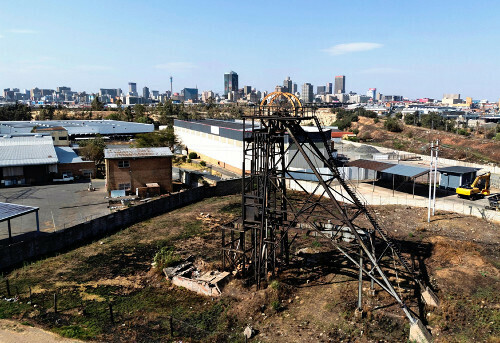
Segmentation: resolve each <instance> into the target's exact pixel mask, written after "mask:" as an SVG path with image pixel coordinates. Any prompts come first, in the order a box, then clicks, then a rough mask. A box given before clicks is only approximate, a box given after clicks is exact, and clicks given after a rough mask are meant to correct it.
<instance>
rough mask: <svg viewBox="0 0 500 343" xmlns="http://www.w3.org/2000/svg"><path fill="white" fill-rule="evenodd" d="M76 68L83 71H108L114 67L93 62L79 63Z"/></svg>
mask: <svg viewBox="0 0 500 343" xmlns="http://www.w3.org/2000/svg"><path fill="white" fill-rule="evenodd" d="M75 68H76V69H78V70H82V71H106V70H111V69H112V68H111V67H109V66H103V65H91V64H83V65H78V66H76V67H75Z"/></svg>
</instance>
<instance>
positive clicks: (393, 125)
mask: <svg viewBox="0 0 500 343" xmlns="http://www.w3.org/2000/svg"><path fill="white" fill-rule="evenodd" d="M384 128H385V129H386V130H387V131H391V132H401V131H403V126H402V125H401V122H400V121H399V120H398V119H396V118H388V119H387V120H386V121H385V123H384Z"/></svg>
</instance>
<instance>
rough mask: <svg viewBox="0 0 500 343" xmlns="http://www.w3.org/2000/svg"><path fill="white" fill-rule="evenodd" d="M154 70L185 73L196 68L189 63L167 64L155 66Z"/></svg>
mask: <svg viewBox="0 0 500 343" xmlns="http://www.w3.org/2000/svg"><path fill="white" fill-rule="evenodd" d="M155 68H156V69H164V70H167V71H170V72H179V73H180V72H186V71H190V70H193V69H195V68H196V65H195V64H193V63H191V62H168V63H162V64H157V65H155Z"/></svg>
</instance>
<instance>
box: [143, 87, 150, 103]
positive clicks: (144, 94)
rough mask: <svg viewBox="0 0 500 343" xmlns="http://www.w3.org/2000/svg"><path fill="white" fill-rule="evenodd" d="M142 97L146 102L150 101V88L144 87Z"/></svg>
mask: <svg viewBox="0 0 500 343" xmlns="http://www.w3.org/2000/svg"><path fill="white" fill-rule="evenodd" d="M142 97H143V98H144V99H146V100H148V99H149V88H148V87H144V88H143V89H142Z"/></svg>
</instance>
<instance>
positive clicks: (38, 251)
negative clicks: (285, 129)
mask: <svg viewBox="0 0 500 343" xmlns="http://www.w3.org/2000/svg"><path fill="white" fill-rule="evenodd" d="M241 184H242V182H241V179H231V180H222V181H218V182H217V184H216V185H215V186H213V187H198V188H194V189H190V190H187V191H183V192H178V193H173V194H171V195H170V196H166V197H163V198H160V199H156V200H153V201H150V202H147V203H144V204H140V205H137V206H133V207H130V208H127V209H124V210H122V211H118V212H115V213H110V214H108V215H105V216H102V217H99V218H95V219H92V220H90V221H88V222H85V223H81V224H77V225H75V226H72V227H68V228H66V229H64V230H60V231H57V232H53V233H45V232H41V233H40V234H38V235H36V234H35V233H30V234H28V235H26V236H23V237H22V238H21V240H19V241H17V242H14V243H12V244H8V240H3V241H0V270H6V269H9V268H12V267H14V266H16V265H19V264H21V263H23V262H24V261H27V260H30V259H34V258H36V257H40V256H44V255H47V254H51V253H54V252H57V251H62V250H65V249H68V248H71V247H73V246H77V245H79V244H82V243H84V242H86V241H90V240H93V239H98V238H100V237H103V236H105V235H107V234H109V233H112V232H115V231H117V230H120V229H123V228H126V227H128V226H130V225H133V224H135V223H138V222H141V221H143V220H146V219H149V218H151V217H154V216H158V215H160V214H164V213H167V212H169V211H172V210H174V209H176V208H180V207H183V206H186V205H189V204H192V203H195V202H198V201H200V200H203V199H205V198H209V197H214V196H224V195H230V194H237V193H240V192H241Z"/></svg>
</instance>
